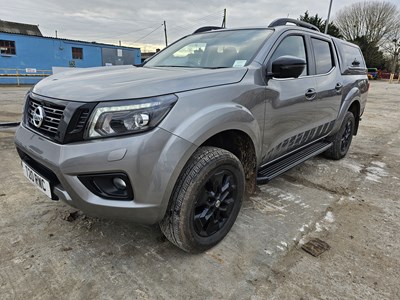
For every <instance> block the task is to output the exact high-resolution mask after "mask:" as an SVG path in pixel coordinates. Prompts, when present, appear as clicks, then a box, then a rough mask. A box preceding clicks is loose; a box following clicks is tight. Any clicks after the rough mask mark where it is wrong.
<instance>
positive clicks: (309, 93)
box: [305, 89, 317, 101]
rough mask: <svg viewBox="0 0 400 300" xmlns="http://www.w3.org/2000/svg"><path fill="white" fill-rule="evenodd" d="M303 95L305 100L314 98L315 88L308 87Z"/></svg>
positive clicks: (315, 94)
mask: <svg viewBox="0 0 400 300" xmlns="http://www.w3.org/2000/svg"><path fill="white" fill-rule="evenodd" d="M305 96H306V99H307V100H310V101H311V100H314V99H315V97H316V96H317V92H316V91H315V89H308V90H307V92H306V94H305Z"/></svg>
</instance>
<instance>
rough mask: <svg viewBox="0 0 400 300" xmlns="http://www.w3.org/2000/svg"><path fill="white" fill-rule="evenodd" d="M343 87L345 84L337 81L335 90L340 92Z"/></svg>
mask: <svg viewBox="0 0 400 300" xmlns="http://www.w3.org/2000/svg"><path fill="white" fill-rule="evenodd" d="M342 87H343V84H341V83H340V82H338V83H336V86H335V90H336V91H338V92H340V91H341V90H342Z"/></svg>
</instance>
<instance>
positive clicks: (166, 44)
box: [164, 21, 168, 47]
mask: <svg viewBox="0 0 400 300" xmlns="http://www.w3.org/2000/svg"><path fill="white" fill-rule="evenodd" d="M164 36H165V47H168V39H167V22H165V21H164Z"/></svg>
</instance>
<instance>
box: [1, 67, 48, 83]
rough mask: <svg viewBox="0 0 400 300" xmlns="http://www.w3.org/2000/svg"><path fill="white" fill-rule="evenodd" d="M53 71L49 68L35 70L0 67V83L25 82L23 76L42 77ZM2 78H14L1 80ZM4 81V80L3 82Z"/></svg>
mask: <svg viewBox="0 0 400 300" xmlns="http://www.w3.org/2000/svg"><path fill="white" fill-rule="evenodd" d="M52 74H53V72H52V71H51V70H37V69H34V68H26V69H9V68H0V84H1V83H5V84H17V85H20V84H21V83H26V82H24V80H22V79H23V78H32V80H31V81H34V79H43V78H45V77H47V76H50V75H52ZM3 78H9V79H11V78H14V79H15V81H14V80H6V79H4V80H2V79H3ZM3 81H4V82H3Z"/></svg>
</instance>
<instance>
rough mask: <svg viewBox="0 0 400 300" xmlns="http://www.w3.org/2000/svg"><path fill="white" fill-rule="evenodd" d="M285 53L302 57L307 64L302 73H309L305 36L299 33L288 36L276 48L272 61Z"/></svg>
mask: <svg viewBox="0 0 400 300" xmlns="http://www.w3.org/2000/svg"><path fill="white" fill-rule="evenodd" d="M285 55H290V56H295V57H299V58H302V59H304V60H305V61H306V63H307V65H306V68H305V69H304V71H303V73H302V74H301V75H307V74H308V72H307V70H308V62H307V56H306V49H305V46H304V38H303V37H302V36H299V35H291V36H288V37H286V38H285V39H284V40H283V41H282V42H281V43H280V44H279V46H278V48H276V50H275V52H274V54H273V55H272V58H271V61H274V60H275V59H277V58H279V57H281V56H285Z"/></svg>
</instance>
